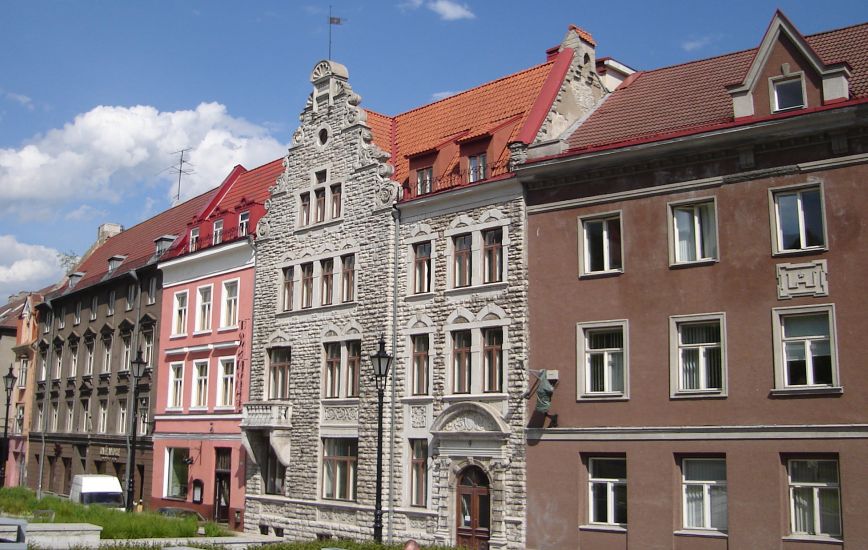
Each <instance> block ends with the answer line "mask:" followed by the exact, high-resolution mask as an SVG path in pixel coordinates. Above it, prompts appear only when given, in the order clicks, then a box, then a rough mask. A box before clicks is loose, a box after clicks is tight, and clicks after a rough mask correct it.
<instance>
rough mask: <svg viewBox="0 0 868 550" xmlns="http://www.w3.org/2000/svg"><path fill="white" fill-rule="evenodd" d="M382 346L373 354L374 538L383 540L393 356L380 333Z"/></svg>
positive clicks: (378, 540)
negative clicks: (386, 412) (387, 397)
mask: <svg viewBox="0 0 868 550" xmlns="http://www.w3.org/2000/svg"><path fill="white" fill-rule="evenodd" d="M379 344H380V347H379V349H378V350H377V353H372V354H371V365H372V366H373V367H374V380H375V381H376V382H377V493H376V497H375V499H374V540H375V541H376V542H378V543H381V542H383V393H384V392H385V390H386V379H387V378H388V376H389V366H390V365H391V364H392V356H391V355H389V354H388V353H386V340H385V339H384V338H383V335H382V334H381V335H380V341H379Z"/></svg>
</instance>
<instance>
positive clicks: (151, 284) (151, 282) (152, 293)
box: [147, 275, 157, 305]
mask: <svg viewBox="0 0 868 550" xmlns="http://www.w3.org/2000/svg"><path fill="white" fill-rule="evenodd" d="M156 302H157V276H156V275H154V276H153V277H151V278H150V279H148V301H147V303H148V305H151V304H155V303H156Z"/></svg>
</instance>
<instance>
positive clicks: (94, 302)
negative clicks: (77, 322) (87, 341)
mask: <svg viewBox="0 0 868 550" xmlns="http://www.w3.org/2000/svg"><path fill="white" fill-rule="evenodd" d="M98 310H99V296H97V295H93V296H91V297H90V320H91V321H96V314H97V311H98Z"/></svg>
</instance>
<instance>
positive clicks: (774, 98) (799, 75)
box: [768, 71, 808, 114]
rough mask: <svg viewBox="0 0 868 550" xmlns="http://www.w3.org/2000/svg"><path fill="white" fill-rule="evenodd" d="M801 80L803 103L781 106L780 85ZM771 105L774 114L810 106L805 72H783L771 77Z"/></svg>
mask: <svg viewBox="0 0 868 550" xmlns="http://www.w3.org/2000/svg"><path fill="white" fill-rule="evenodd" d="M796 80H798V81H799V84H800V85H801V88H802V104H801V105H792V106H790V107H781V106H780V104H779V103H780V102H779V101H778V86H779V85H781V84H789V83H791V82H795V81H796ZM768 82H769V106H770V107H771V112H772V114H774V113H783V112H787V111H795V110H797V109H805V108H806V107H807V106H808V90H807V87H806V85H805V73H804V72H802V71H797V72H794V73H789V74H783V75H778V76H773V77H770V78H769V80H768Z"/></svg>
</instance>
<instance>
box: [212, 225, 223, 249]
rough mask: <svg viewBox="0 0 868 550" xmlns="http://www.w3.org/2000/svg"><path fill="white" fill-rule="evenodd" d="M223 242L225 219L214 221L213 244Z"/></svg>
mask: <svg viewBox="0 0 868 550" xmlns="http://www.w3.org/2000/svg"><path fill="white" fill-rule="evenodd" d="M222 242H223V220H217V221H215V222H214V236H213V239H212V241H211V244H220V243H222Z"/></svg>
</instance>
